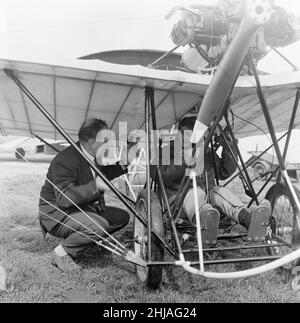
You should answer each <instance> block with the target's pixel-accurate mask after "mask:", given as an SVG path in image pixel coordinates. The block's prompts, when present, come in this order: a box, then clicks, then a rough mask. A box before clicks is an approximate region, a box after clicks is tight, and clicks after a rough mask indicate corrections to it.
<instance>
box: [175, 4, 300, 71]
mask: <svg viewBox="0 0 300 323" xmlns="http://www.w3.org/2000/svg"><path fill="white" fill-rule="evenodd" d="M253 1H254V0H253ZM266 2H268V5H271V8H272V12H271V18H270V19H269V20H268V22H267V23H266V24H264V25H263V27H262V28H261V29H260V31H259V32H258V33H257V35H256V37H255V40H254V42H253V44H252V53H253V56H254V58H255V60H256V61H257V62H258V61H259V60H261V59H262V58H263V57H264V56H265V55H266V54H267V52H268V47H284V46H287V45H289V44H291V43H293V42H296V41H298V40H299V39H300V19H299V18H297V17H296V16H295V15H293V14H289V13H287V11H286V10H285V9H283V8H281V7H278V6H275V5H274V1H272V0H258V1H255V3H261V6H262V8H261V9H262V11H263V9H264V8H263V5H264V3H266ZM245 3H246V2H245V1H243V0H220V2H219V4H218V5H214V6H212V5H209V6H208V5H191V6H190V7H176V8H174V9H173V10H172V11H171V12H170V14H169V17H170V16H172V15H173V14H174V13H175V11H178V10H180V11H182V17H181V19H180V21H179V22H178V23H176V24H175V26H174V27H173V30H172V33H171V39H172V41H173V42H174V43H175V44H176V45H180V46H187V48H186V50H185V52H184V53H183V55H182V61H183V63H184V65H185V67H186V68H187V69H188V70H190V71H193V72H196V73H201V72H205V71H206V70H207V68H209V70H210V69H211V68H214V67H216V66H217V65H218V64H219V62H220V61H221V59H222V57H223V56H224V53H225V52H226V50H227V48H228V46H229V45H230V43H231V41H232V39H233V38H234V37H235V34H236V32H237V30H238V28H239V24H240V22H241V20H242V18H243V16H244V13H245V10H247V8H246V7H245V6H246V4H245ZM255 10H256V12H255V13H254V14H255V15H256V16H257V14H258V16H259V10H260V6H256V7H255ZM248 14H249V15H251V14H252V13H251V12H248ZM261 19H264V18H263V17H262V18H261Z"/></svg>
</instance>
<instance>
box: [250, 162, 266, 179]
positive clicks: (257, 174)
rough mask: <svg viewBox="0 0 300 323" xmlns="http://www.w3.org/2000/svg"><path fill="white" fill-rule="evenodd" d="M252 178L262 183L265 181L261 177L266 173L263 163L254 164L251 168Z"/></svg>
mask: <svg viewBox="0 0 300 323" xmlns="http://www.w3.org/2000/svg"><path fill="white" fill-rule="evenodd" d="M253 172H254V178H257V179H258V180H261V181H264V180H265V179H264V178H263V177H262V176H261V175H264V174H266V173H267V167H266V165H265V164H263V163H256V164H255V165H254V166H253Z"/></svg>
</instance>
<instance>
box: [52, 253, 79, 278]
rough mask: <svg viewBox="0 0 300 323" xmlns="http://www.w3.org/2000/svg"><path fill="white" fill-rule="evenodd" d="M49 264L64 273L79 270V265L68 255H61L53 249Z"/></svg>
mask: <svg viewBox="0 0 300 323" xmlns="http://www.w3.org/2000/svg"><path fill="white" fill-rule="evenodd" d="M51 264H52V265H53V266H55V267H57V268H59V269H60V270H61V271H63V272H64V273H71V272H78V271H80V270H81V267H80V266H78V265H77V264H76V263H75V262H74V261H73V259H72V258H71V257H70V256H69V255H66V256H63V257H62V256H59V255H58V254H57V253H56V252H55V251H53V252H52V255H51Z"/></svg>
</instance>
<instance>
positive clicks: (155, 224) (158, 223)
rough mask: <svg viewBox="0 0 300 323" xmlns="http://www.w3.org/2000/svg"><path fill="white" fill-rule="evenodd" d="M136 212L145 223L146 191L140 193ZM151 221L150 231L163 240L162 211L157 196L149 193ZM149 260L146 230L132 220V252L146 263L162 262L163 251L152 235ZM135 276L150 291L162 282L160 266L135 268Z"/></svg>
mask: <svg viewBox="0 0 300 323" xmlns="http://www.w3.org/2000/svg"><path fill="white" fill-rule="evenodd" d="M136 210H137V212H138V213H139V214H140V215H141V216H142V217H143V218H144V219H145V220H146V222H147V190H144V191H142V192H141V193H140V195H139V197H138V199H137V203H136ZM151 220H152V229H153V230H154V231H155V232H156V233H157V234H158V235H159V236H160V237H161V238H164V225H163V217H162V211H161V207H160V203H159V200H158V198H157V195H156V194H155V193H154V192H151ZM151 244H152V246H151V254H152V255H151V259H149V255H148V229H147V228H146V227H145V226H144V225H143V224H142V223H141V222H140V221H139V220H138V219H137V218H135V219H134V250H135V252H136V253H137V254H139V255H140V257H141V258H142V259H143V260H145V261H146V262H149V261H163V260H164V249H163V247H161V245H160V244H159V242H158V241H157V239H156V238H155V237H154V236H153V235H152V242H151ZM136 270H137V276H138V278H139V280H140V281H141V282H142V283H145V284H146V285H147V286H148V287H149V288H150V289H157V288H159V286H160V283H161V280H162V272H163V268H162V267H161V266H148V267H146V268H143V267H139V266H137V267H136Z"/></svg>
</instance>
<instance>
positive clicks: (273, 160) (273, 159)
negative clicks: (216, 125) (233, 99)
mask: <svg viewBox="0 0 300 323" xmlns="http://www.w3.org/2000/svg"><path fill="white" fill-rule="evenodd" d="M229 110H230V113H231V114H232V116H233V118H237V119H239V120H241V121H243V122H245V123H247V124H249V125H251V126H253V127H254V128H256V129H258V130H259V131H260V132H262V133H263V135H264V136H265V137H266V138H267V139H268V141H269V142H270V144H271V145H273V143H272V141H271V139H270V137H269V136H268V134H267V133H266V132H265V131H264V130H263V129H262V128H261V127H259V126H257V125H256V124H254V123H252V122H250V121H248V120H246V119H244V118H242V117H240V116H238V115H236V114H235V113H234V112H233V111H232V109H231V108H229ZM272 157H273V158H272V162H271V166H270V168H269V170H268V171H267V173H269V172H270V171H271V170H272V168H273V166H274V163H275V152H274V148H273V156H272ZM259 178H260V177H258V178H255V179H254V181H256V180H257V179H259Z"/></svg>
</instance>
